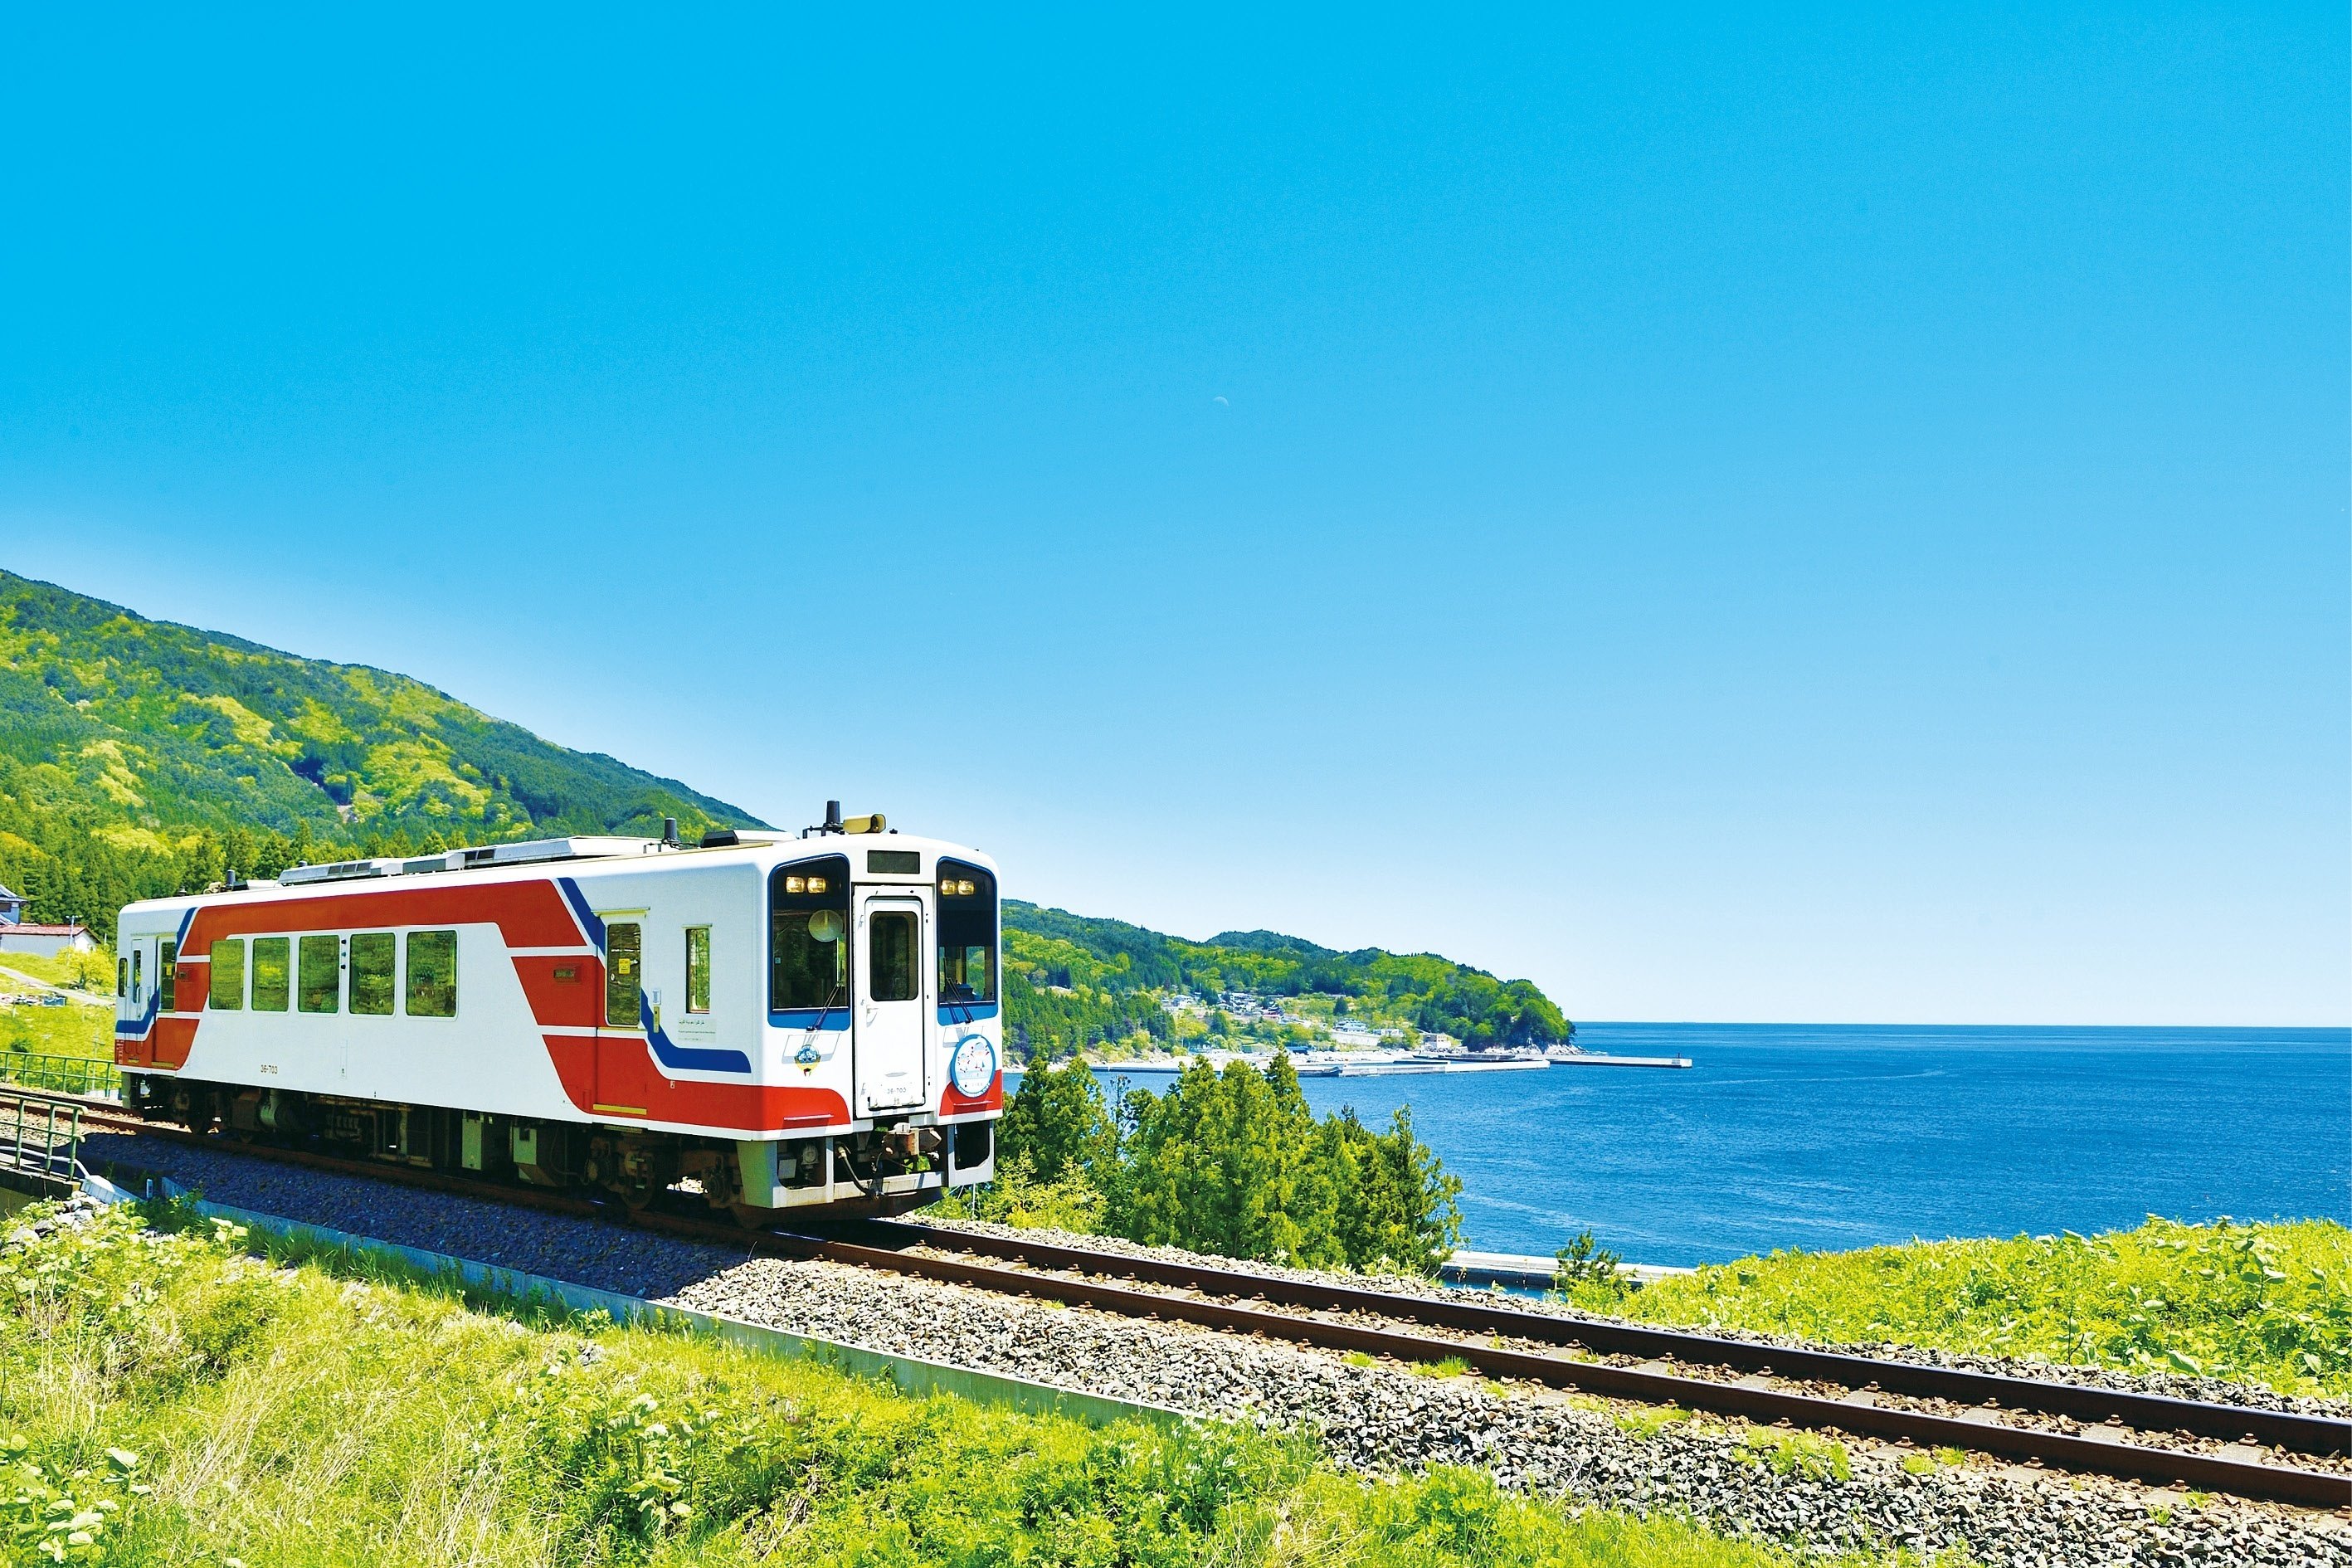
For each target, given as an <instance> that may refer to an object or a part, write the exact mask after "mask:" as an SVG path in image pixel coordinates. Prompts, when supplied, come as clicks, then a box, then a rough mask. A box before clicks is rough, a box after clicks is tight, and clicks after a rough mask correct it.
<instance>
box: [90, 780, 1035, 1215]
mask: <svg viewBox="0 0 2352 1568" xmlns="http://www.w3.org/2000/svg"><path fill="white" fill-rule="evenodd" d="M882 826H883V825H882V819H881V818H880V817H870V818H865V819H860V820H857V821H853V822H852V823H850V824H848V825H846V827H845V826H844V825H842V823H841V821H840V814H839V810H838V808H837V807H831V808H829V809H828V811H827V814H826V826H825V827H824V828H821V829H812V830H810V831H809V832H807V833H804V834H800V835H794V834H791V833H781V832H776V833H772V832H768V831H764V830H761V831H753V830H749V829H747V830H742V831H740V832H719V833H713V834H709V835H708V836H706V837H705V838H704V840H703V842H702V843H701V844H699V845H695V846H688V845H681V844H679V843H677V841H676V839H675V837H674V836H673V837H668V838H665V839H661V840H652V839H640V838H553V839H541V840H538V841H536V842H532V843H526V844H499V845H493V846H489V847H483V848H478V849H455V850H451V851H449V852H448V853H447V854H446V855H433V856H426V857H422V858H408V859H389V860H360V861H347V862H344V863H341V864H339V865H331V866H305V867H299V868H295V869H293V870H289V871H287V872H284V873H282V874H281V875H280V876H279V877H278V879H277V880H275V881H270V882H260V881H257V882H250V883H246V884H243V885H241V886H238V887H236V888H233V889H229V890H226V891H223V892H216V893H205V894H197V895H189V896H184V897H180V898H170V899H154V900H146V901H143V902H141V903H135V904H131V905H129V906H127V907H125V908H124V910H122V914H121V922H120V924H119V926H118V927H117V931H118V935H117V939H116V940H117V946H118V949H119V952H120V953H121V962H120V972H119V974H118V977H117V984H116V991H117V994H118V1003H117V1010H116V1021H115V1037H114V1038H115V1045H114V1059H115V1061H116V1062H117V1063H118V1064H119V1065H120V1066H121V1068H122V1069H123V1098H124V1100H125V1102H126V1103H127V1104H128V1105H130V1106H131V1108H133V1109H135V1110H138V1111H139V1112H140V1113H141V1114H142V1115H145V1116H148V1117H152V1118H155V1119H158V1120H164V1121H177V1122H181V1123H184V1124H185V1125H187V1126H190V1127H193V1128H196V1129H198V1130H200V1131H201V1130H204V1129H206V1128H209V1127H213V1126H215V1125H217V1126H219V1127H222V1128H224V1129H226V1131H229V1132H230V1133H231V1134H233V1135H234V1136H236V1137H239V1138H245V1139H267V1140H270V1141H277V1142H310V1141H314V1140H316V1141H320V1142H323V1143H324V1144H325V1145H327V1146H329V1147H336V1146H340V1147H341V1148H342V1149H344V1150H347V1151H352V1152H364V1153H367V1154H370V1155H373V1156H375V1157H377V1158H381V1159H384V1160H393V1161H400V1162H404V1163H411V1164H416V1165H425V1166H430V1167H435V1168H438V1169H443V1170H448V1171H453V1172H479V1173H483V1174H485V1175H487V1176H493V1177H495V1176H506V1177H509V1178H512V1179H518V1180H521V1181H525V1182H531V1183H536V1184H543V1185H551V1186H565V1187H582V1188H594V1189H602V1190H604V1191H608V1192H611V1193H614V1194H618V1195H619V1196H620V1197H622V1198H623V1199H624V1200H625V1201H626V1202H629V1203H632V1204H642V1203H644V1202H647V1201H649V1200H650V1199H651V1198H652V1197H653V1196H654V1195H655V1194H658V1193H661V1192H662V1191H664V1190H665V1189H667V1188H670V1187H672V1186H677V1185H681V1184H684V1183H686V1182H687V1181H688V1180H689V1179H690V1181H691V1184H693V1185H694V1186H697V1187H698V1188H699V1189H700V1191H701V1193H702V1194H703V1196H704V1197H705V1198H706V1199H707V1200H708V1201H709V1203H710V1205H712V1206H713V1207H714V1208H719V1209H722V1210H727V1211H730V1212H731V1213H733V1214H735V1215H737V1216H738V1217H740V1218H742V1219H744V1220H745V1221H746V1222H747V1223H756V1222H760V1221H763V1220H765V1219H767V1218H769V1217H772V1216H773V1215H775V1214H776V1213H777V1212H778V1211H781V1210H783V1209H786V1208H798V1207H803V1206H817V1205H828V1206H829V1207H830V1208H831V1209H833V1210H835V1211H840V1212H855V1213H873V1212H889V1211H893V1210H898V1209H904V1208H908V1207H912V1206H914V1205H919V1204H921V1203H924V1202H928V1201H929V1200H931V1199H934V1198H937V1197H938V1196H939V1195H940V1194H941V1193H943V1192H944V1191H946V1190H947V1189H948V1188H950V1187H958V1186H964V1185H968V1184H971V1183H974V1182H981V1181H985V1180H987V1179H988V1178H989V1177H990V1176H991V1175H992V1174H993V1173H994V1165H995V1144H994V1132H995V1122H996V1119H997V1117H998V1116H999V1115H1000V1114H1002V1112H1003V1107H1004V1091H1003V1075H1002V1072H1001V1067H1000V1064H1001V1063H1002V1061H1003V1020H1002V1016H1001V1009H1002V1001H1001V997H1000V994H999V984H1000V978H999V951H1000V949H999V935H998V919H997V913H998V911H997V885H996V868H995V865H994V863H993V862H992V861H991V860H990V859H989V858H987V857H986V856H984V855H981V854H978V853H976V852H974V851H972V850H971V849H967V848H964V847H961V846H958V845H954V844H948V843H943V842H940V841H939V840H937V839H930V838H919V837H912V836H909V835H906V834H901V833H898V832H884V831H881V828H882ZM860 829H863V830H864V831H859V830H860Z"/></svg>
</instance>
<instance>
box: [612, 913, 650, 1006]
mask: <svg viewBox="0 0 2352 1568" xmlns="http://www.w3.org/2000/svg"><path fill="white" fill-rule="evenodd" d="M645 934H646V933H645V928H644V927H643V926H641V925H639V924H637V922H636V921H614V922H613V923H612V924H609V925H607V926H606V927H605V928H604V1026H605V1027H606V1028H608V1029H634V1028H637V1027H639V1026H641V1025H642V1024H643V1023H644V1022H645V1015H644V1011H643V1008H642V1006H641V1005H640V998H639V987H641V986H643V985H644V984H645V979H646V977H645V975H644V974H643V973H641V966H640V964H639V962H638V961H639V960H640V959H641V958H643V957H644V955H645Z"/></svg>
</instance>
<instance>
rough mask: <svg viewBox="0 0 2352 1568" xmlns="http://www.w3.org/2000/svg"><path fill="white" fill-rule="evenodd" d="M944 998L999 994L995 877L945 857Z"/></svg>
mask: <svg viewBox="0 0 2352 1568" xmlns="http://www.w3.org/2000/svg"><path fill="white" fill-rule="evenodd" d="M939 929H940V1001H941V1002H947V1003H953V1002H966V1003H982V1002H993V1001H995V1000H996V970H997V963H996V879H995V878H993V877H992V876H990V875H989V874H988V873H987V872H986V871H983V870H982V869H981V868H979V867H977V866H974V865H971V864H969V863H968V862H965V861H962V860H947V859H942V860H941V861H940V928H939Z"/></svg>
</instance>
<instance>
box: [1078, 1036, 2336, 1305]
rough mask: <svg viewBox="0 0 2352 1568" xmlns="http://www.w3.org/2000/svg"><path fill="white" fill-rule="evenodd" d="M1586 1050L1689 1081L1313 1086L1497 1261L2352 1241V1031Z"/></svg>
mask: <svg viewBox="0 0 2352 1568" xmlns="http://www.w3.org/2000/svg"><path fill="white" fill-rule="evenodd" d="M1576 1039H1577V1044H1579V1045H1580V1046H1581V1047H1584V1048H1585V1049H1587V1050H1590V1051H1600V1052H1607V1053H1610V1054H1612V1055H1623V1056H1674V1055H1681V1056H1686V1057H1689V1058H1691V1059H1692V1061H1693V1062H1694V1063H1695V1064H1696V1065H1695V1066H1693V1067H1692V1068H1689V1069H1687V1070H1671V1069H1663V1068H1599V1067H1573V1068H1547V1069H1546V1070H1544V1071H1541V1072H1532V1071H1530V1072H1490V1073H1444V1074H1433V1075H1425V1076H1414V1077H1396V1078H1353V1079H1328V1078H1309V1079H1305V1080H1304V1085H1303V1086H1304V1088H1305V1089H1306V1093H1307V1100H1308V1102H1309V1103H1310V1104H1311V1105H1313V1106H1314V1107H1315V1109H1316V1110H1318V1112H1323V1111H1330V1110H1338V1109H1339V1107H1341V1106H1353V1107H1354V1108H1355V1110H1356V1113H1357V1114H1358V1115H1359V1116H1360V1117H1361V1118H1362V1119H1363V1120H1364V1121H1366V1122H1368V1123H1370V1124H1372V1125H1375V1126H1385V1125H1386V1124H1387V1123H1388V1121H1389V1118H1390V1117H1391V1115H1392V1114H1393V1113H1394V1112H1395V1111H1396V1110H1397V1109H1398V1108H1399V1107H1401V1106H1410V1107H1411V1108H1412V1122H1413V1130H1414V1131H1415V1132H1416V1133H1418V1134H1419V1136H1420V1137H1421V1139H1422V1140H1423V1142H1426V1143H1427V1144H1428V1145H1429V1146H1430V1147H1431V1148H1432V1149H1433V1150H1434V1151H1435V1152H1436V1153H1437V1155H1438V1157H1439V1158H1440V1159H1441V1160H1443V1161H1444V1164H1445V1168H1446V1170H1447V1171H1449V1172H1451V1173H1453V1174H1454V1175H1456V1176H1458V1177H1460V1178H1461V1180H1462V1184H1463V1191H1462V1195H1461V1197H1460V1199H1459V1200H1458V1201H1459V1203H1460V1205H1461V1209H1462V1220H1463V1226H1462V1228H1463V1245H1464V1246H1465V1247H1475V1248H1479V1249H1482V1250H1486V1251H1492V1252H1512V1253H1524V1254H1534V1255H1549V1254H1550V1253H1553V1252H1556V1251H1558V1250H1559V1248H1560V1247H1563V1246H1565V1245H1566V1244H1567V1243H1568V1241H1569V1239H1570V1237H1573V1236H1575V1235H1576V1234H1577V1233H1578V1232H1579V1231H1581V1230H1586V1229H1590V1230H1591V1232H1592V1234H1593V1237H1594V1238H1595V1239H1596V1240H1597V1241H1598V1242H1599V1244H1600V1245H1601V1246H1602V1247H1607V1248H1609V1249H1610V1250H1612V1251H1613V1252H1615V1253H1617V1254H1618V1255H1619V1256H1620V1257H1622V1258H1624V1259H1625V1260H1626V1261H1628V1262H1633V1263H1653V1264H1677V1265H1690V1264H1696V1263H1710V1262H1725V1261H1728V1260H1730V1259H1732V1258H1741V1257H1747V1256H1749V1255H1752V1254H1759V1253H1766V1252H1770V1251H1772V1250H1773V1249H1774V1248H1776V1247H1797V1248H1803V1249H1807V1250H1821V1249H1842V1248H1846V1247H1868V1246H1874V1245H1876V1244H1879V1243H1885V1242H1901V1241H1907V1240H1910V1239H1912V1238H1914V1237H1923V1238H1928V1239H1937V1238H1942V1237H1981V1236H2014V1235H2019V1234H2032V1235H2046V1234H2053V1233H2056V1232H2059V1231H2062V1230H2073V1231H2076V1232H2079V1233H2082V1234H2084V1235H2090V1234H2094V1233H2095V1232H2098V1231H2102V1230H2113V1229H2118V1228H2126V1227H2129V1226H2135V1225H2137V1224H2139V1223H2140V1222H2141V1221H2142V1220H2143V1219H2145V1218H2146V1217H2147V1215H2152V1214H2154V1215H2165V1216H2167V1217H2168V1218H2173V1219H2183V1220H2210V1219H2212V1218H2214V1217H2216V1216H2218V1215H2230V1216H2231V1217H2233V1218H2237V1219H2283V1218H2309V1217H2319V1216H2325V1217H2327V1218H2332V1219H2336V1220H2341V1221H2344V1222H2346V1223H2347V1224H2352V1030H2347V1029H2125V1028H2112V1029H2091V1028H1952V1027H1899V1026H1859V1025H1856V1026H1845V1025H1790V1024H1583V1023H1580V1024H1579V1025H1578V1026H1577V1030H1576ZM1097 1076H1098V1077H1100V1078H1101V1079H1102V1080H1103V1081H1104V1083H1105V1085H1106V1087H1115V1084H1116V1080H1117V1079H1118V1076H1119V1075H1118V1072H1117V1070H1116V1069H1115V1068H1104V1069H1102V1070H1101V1071H1100V1072H1099V1074H1098V1075H1097ZM1169 1081H1170V1080H1169V1079H1167V1078H1166V1077H1164V1076H1160V1075H1148V1076H1138V1077H1136V1078H1134V1079H1132V1080H1131V1082H1132V1084H1133V1085H1134V1086H1135V1087H1139V1088H1145V1089H1165V1088H1166V1087H1167V1085H1168V1083H1169Z"/></svg>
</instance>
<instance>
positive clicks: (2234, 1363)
mask: <svg viewBox="0 0 2352 1568" xmlns="http://www.w3.org/2000/svg"><path fill="white" fill-rule="evenodd" d="M1570 1296H1571V1299H1572V1300H1579V1301H1580V1302H1582V1304H1585V1305H1588V1306H1594V1307H1600V1308H1602V1309H1603V1310H1610V1311H1613V1312H1617V1313H1619V1314H1621V1315H1623V1316H1626V1317H1630V1318H1634V1319H1638V1320H1641V1321H1648V1322H1658V1323H1675V1324H1685V1325H1698V1326H1705V1327H1709V1328H1738V1329H1752V1330H1759V1331H1764V1332H1768V1333H1776V1334H1796V1335H1801V1336H1803V1337H1804V1338H1807V1339H1812V1340H1821V1341H1827V1342H1837V1343H1848V1344H1853V1343H1870V1342H1879V1341H1893V1342H1901V1343H1908V1344H1917V1345H1931V1346H1937V1347H1939V1348H1942V1349H1945V1350H1952V1351H1962V1352H1984V1353H1989V1354H1999V1355H2012V1356H2039V1357H2042V1358H2044V1359H2047V1360H2050V1361H2053V1362H2067V1363H2078V1364H2084V1365H2094V1366H2108V1367H2120V1368H2124V1369H2126V1370H2129V1371H2139V1372H2151V1371H2154V1372H2181V1373H2200V1374H2203V1375H2207V1376H2211V1377H2221V1378H2229V1379H2231V1380H2234V1381H2240V1382H2248V1383H2258V1384H2264V1385H2267V1386H2269V1387H2272V1388H2274V1389H2278V1390H2280V1391H2282V1392H2284V1393H2290V1394H2352V1231H2347V1229H2346V1228H2345V1227H2344V1226H2341V1225H2337V1224H2335V1223H2334V1222H2332V1221H2327V1220H2304V1221H2297V1222H2294V1223H2291V1224H2283V1225H2233V1224H2231V1223H2229V1222H2227V1221H2223V1222H2221V1223H2219V1224H2215V1225H2208V1226H2190V1225H2180V1224H2176V1223H2174V1222H2172V1221H2169V1220H2162V1219H2156V1218H2150V1219H2149V1220H2148V1222H2147V1224H2146V1225H2143V1226H2139V1227H2138V1228H2137V1229H2136V1230H2128V1231H2117V1232H2115V1233H2112V1234H2110V1235H2105V1236H2097V1237H2079V1236H2075V1235H2074V1234H2073V1233H2071V1232H2069V1233H2067V1234H2065V1235H2063V1236H2060V1237H2048V1238H2035V1237H2017V1238H2015V1239H2014V1240H2009V1241H1938V1242H1913V1243H1911V1244H1910V1245H1908V1246H1905V1247H1869V1248H1866V1249H1864V1250H1862V1251H1859V1252H1836V1253H1800V1252H1776V1253H1773V1254H1772V1255H1771V1256H1770V1257H1769V1258H1744V1259H1742V1260H1740V1261H1739V1262H1737V1263H1727V1264H1722V1265H1719V1266H1715V1267H1710V1268H1701V1269H1700V1270H1698V1272H1697V1273H1696V1274H1693V1275H1688V1276H1684V1277H1680V1278H1675V1279H1665V1280H1662V1281H1660V1282H1659V1283H1657V1284H1654V1285H1651V1286H1649V1287H1647V1288H1646V1289H1641V1290H1638V1291H1635V1292H1633V1293H1632V1294H1630V1295H1627V1294H1624V1293H1622V1291H1620V1290H1617V1289H1613V1288H1611V1287H1608V1286H1605V1285H1604V1286H1602V1287H1600V1288H1598V1289H1594V1290H1592V1291H1590V1292H1587V1291H1584V1290H1572V1291H1571V1292H1570Z"/></svg>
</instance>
